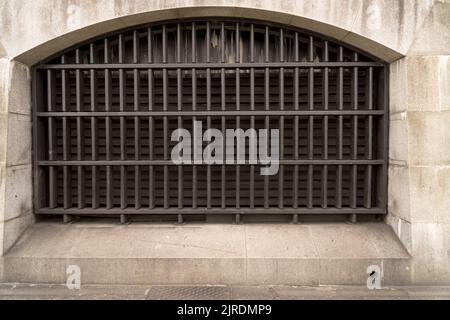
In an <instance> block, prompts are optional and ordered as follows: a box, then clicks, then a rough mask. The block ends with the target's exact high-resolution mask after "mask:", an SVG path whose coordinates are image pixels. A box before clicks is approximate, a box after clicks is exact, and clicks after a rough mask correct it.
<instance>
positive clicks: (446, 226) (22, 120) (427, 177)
mask: <svg viewBox="0 0 450 320" xmlns="http://www.w3.org/2000/svg"><path fill="white" fill-rule="evenodd" d="M202 16H229V17H242V18H249V19H260V20H267V21H273V22H281V23H284V24H288V25H292V26H296V27H301V28H304V29H309V30H313V31H316V32H319V33H323V34H325V35H328V36H330V37H332V38H335V39H337V40H341V41H343V42H346V43H348V44H351V45H353V46H355V47H359V48H361V49H363V50H365V51H368V52H371V53H372V54H374V55H376V56H378V57H379V58H381V59H384V60H385V61H387V62H389V63H391V74H390V95H391V98H390V108H391V109H390V110H391V112H390V113H391V119H390V170H389V215H388V217H387V219H386V222H387V223H388V224H389V225H391V226H392V228H393V229H394V230H395V232H396V233H397V235H398V237H399V239H400V240H401V241H402V243H403V244H404V245H405V247H406V248H407V249H408V251H409V253H410V254H411V256H412V259H411V263H410V265H408V266H407V269H406V270H407V272H409V275H410V279H411V281H412V282H414V283H420V284H427V283H434V284H442V283H450V191H449V187H450V83H449V79H450V64H449V55H450V23H449V21H450V1H449V0H391V1H383V0H343V1H335V0H302V1H301V0H289V1H269V0H263V1H261V0H215V1H214V0H166V1H144V0H115V1H110V0H104V1H99V0H53V1H49V0H4V1H2V2H1V3H0V29H1V32H0V255H1V254H2V253H4V252H5V251H6V250H8V248H10V247H11V246H12V245H13V244H14V242H15V241H16V240H17V239H18V237H19V236H20V235H21V233H22V232H23V230H24V229H25V228H26V227H27V226H28V225H29V224H31V223H32V222H33V215H32V205H31V203H32V202H31V198H32V188H31V184H32V183H31V143H30V142H31V121H30V111H31V104H30V101H31V97H30V95H31V94H30V71H29V70H30V69H29V68H30V67H31V66H32V65H33V64H35V63H37V62H39V61H40V60H42V59H44V58H46V57H48V56H49V55H51V54H54V53H57V52H58V51H60V50H62V49H64V48H66V47H69V46H71V45H73V44H76V43H78V42H80V41H83V40H86V39H89V38H92V37H94V36H97V35H100V34H102V33H105V32H108V31H113V30H117V29H122V28H126V27H129V26H133V25H137V24H141V23H146V22H151V21H158V20H168V19H176V18H183V17H202Z"/></svg>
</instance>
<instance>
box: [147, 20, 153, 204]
mask: <svg viewBox="0 0 450 320" xmlns="http://www.w3.org/2000/svg"><path fill="white" fill-rule="evenodd" d="M147 37H148V39H147V44H148V52H147V55H148V63H153V32H152V29H151V28H148V30H147ZM153 80H154V79H153V69H148V110H149V111H150V112H151V111H153V102H154V99H153V94H154V81H153ZM148 121H149V123H148V131H149V132H148V140H149V158H150V160H153V159H154V155H153V153H154V143H155V141H154V127H155V120H154V118H153V117H152V116H150V117H149V119H148ZM148 192H149V194H148V197H149V199H148V206H149V208H150V209H153V208H154V207H155V169H154V167H153V166H150V167H149V190H148Z"/></svg>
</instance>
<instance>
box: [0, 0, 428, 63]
mask: <svg viewBox="0 0 450 320" xmlns="http://www.w3.org/2000/svg"><path fill="white" fill-rule="evenodd" d="M433 2H434V1H431V0H429V1H414V0H408V1H403V0H395V1H388V2H386V1H383V2H381V1H379V0H364V1H359V0H346V1H341V2H339V3H337V2H336V1H333V0H321V1H281V2H280V1H255V0H239V1H234V2H233V3H232V5H230V2H229V1H215V0H184V1H175V0H173V1H163V2H161V1H156V2H155V1H140V0H136V1H128V0H118V1H101V2H100V3H99V2H98V1H93V0H91V1H83V2H77V3H72V2H71V1H69V0H63V1H53V2H51V3H49V2H48V1H44V0H39V1H27V0H21V1H12V0H7V1H4V2H3V3H2V5H1V7H0V11H1V12H2V14H1V15H0V23H1V24H2V25H3V26H4V30H6V32H4V33H2V35H1V36H0V43H2V45H3V47H4V48H3V50H2V51H4V52H5V53H6V55H7V56H9V57H12V58H15V57H18V56H20V58H19V59H20V60H21V61H24V62H26V63H27V64H33V63H35V62H37V61H38V60H39V59H42V58H43V57H44V56H48V55H50V54H52V53H55V52H57V51H59V50H61V49H64V48H65V47H67V45H68V44H69V43H74V42H80V41H82V40H85V39H87V38H88V37H93V36H96V35H99V34H102V33H105V32H108V31H112V30H116V29H119V28H122V27H123V26H124V25H136V24H139V23H144V22H151V21H156V20H160V19H175V18H179V17H194V16H230V17H245V18H253V19H258V18H259V19H261V18H263V19H266V20H273V21H278V22H283V23H286V24H292V25H298V26H300V27H304V28H306V29H308V28H309V29H312V30H314V31H317V32H322V33H324V34H327V35H329V36H332V37H334V38H336V39H339V40H344V41H345V42H348V43H350V44H352V45H356V46H359V47H360V48H362V49H365V50H366V51H371V52H372V53H373V54H375V55H378V56H379V57H381V58H382V59H385V60H388V61H394V60H396V59H398V58H400V57H401V55H402V54H405V53H406V52H407V50H408V49H409V47H410V46H411V43H412V42H413V40H414V37H415V33H416V32H417V31H418V30H419V29H420V27H421V25H422V24H423V22H424V21H425V18H426V17H427V15H428V14H429V12H430V10H431V7H432V5H433ZM193 7H197V8H196V9H195V10H193V9H192V8H193ZM11 12H12V13H13V15H14V16H15V17H16V18H15V19H9V18H8V16H7V14H9V13H11ZM34 12H39V14H38V15H37V14H31V13H34ZM24 22H25V23H24ZM36 30H39V32H37V31H36ZM57 38H58V39H57ZM54 39H57V40H54ZM13 40H14V41H13ZM33 48H35V49H36V50H30V49H33Z"/></svg>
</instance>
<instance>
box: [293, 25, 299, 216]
mask: <svg viewBox="0 0 450 320" xmlns="http://www.w3.org/2000/svg"><path fill="white" fill-rule="evenodd" d="M294 41H295V44H294V51H295V52H294V55H295V62H298V61H299V43H298V41H299V39H298V32H296V33H295V37H294ZM299 77H300V69H299V68H295V71H294V108H295V110H296V111H298V110H300V105H299V87H300V83H299V82H300V79H299ZM299 135H300V132H299V116H295V117H294V143H295V145H294V159H295V160H299V151H300V150H299ZM298 180H299V166H298V165H295V167H294V183H293V186H294V190H293V191H294V192H293V197H294V199H293V207H294V208H295V209H297V208H298V187H299V184H298V182H299V181H298ZM294 223H298V214H296V215H294Z"/></svg>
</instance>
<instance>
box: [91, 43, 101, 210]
mask: <svg viewBox="0 0 450 320" xmlns="http://www.w3.org/2000/svg"><path fill="white" fill-rule="evenodd" d="M95 61H96V59H95V47H94V44H93V43H91V45H90V63H91V64H94V63H95ZM90 73H91V77H90V80H91V83H90V89H91V111H92V112H95V111H96V109H97V108H96V105H97V93H96V92H97V81H96V72H95V70H94V69H91V70H90ZM97 139H98V131H97V118H96V117H91V148H92V161H96V160H97V154H98V150H97ZM97 180H98V167H97V166H92V208H93V209H97V208H98V207H99V194H98V184H97Z"/></svg>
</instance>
